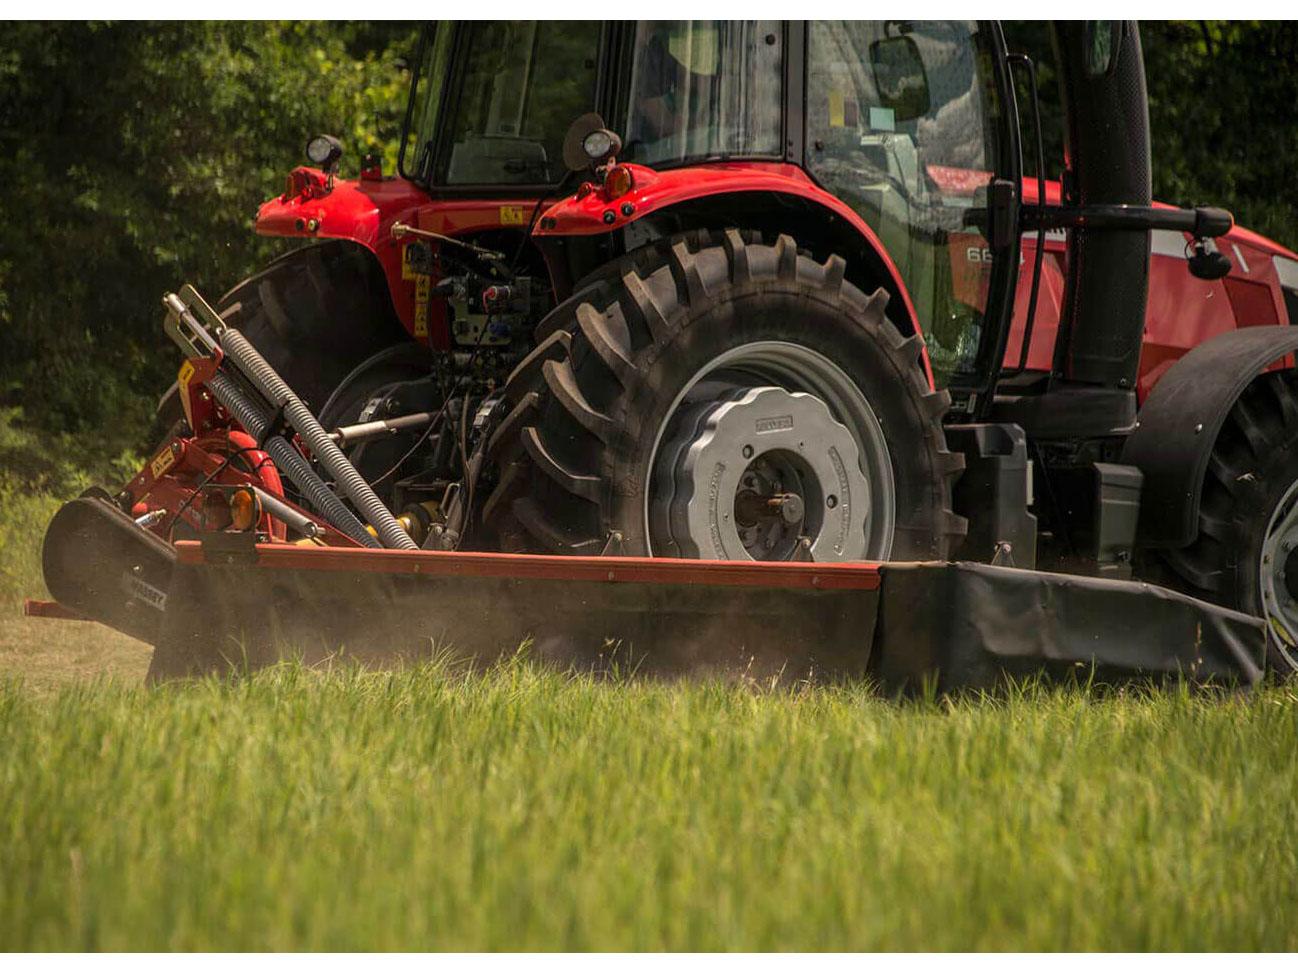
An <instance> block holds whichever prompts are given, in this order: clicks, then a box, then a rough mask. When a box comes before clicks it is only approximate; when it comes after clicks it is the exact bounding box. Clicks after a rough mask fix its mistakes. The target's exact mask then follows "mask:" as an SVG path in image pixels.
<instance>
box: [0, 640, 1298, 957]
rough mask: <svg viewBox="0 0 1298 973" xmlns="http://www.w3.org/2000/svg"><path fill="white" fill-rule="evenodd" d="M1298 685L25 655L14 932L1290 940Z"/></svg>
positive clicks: (1247, 944)
mask: <svg viewBox="0 0 1298 973" xmlns="http://www.w3.org/2000/svg"><path fill="white" fill-rule="evenodd" d="M1295 703H1298V699H1296V698H1295V696H1294V694H1293V692H1292V691H1288V690H1278V689H1273V690H1268V691H1265V692H1261V693H1258V694H1255V695H1252V696H1232V697H1215V696H1211V697H1210V696H1195V695H1192V694H1189V693H1186V692H1175V691H1174V692H1170V693H1158V694H1144V693H1127V694H1120V695H1114V696H1111V697H1108V698H1098V697H1096V696H1092V695H1087V694H1085V693H1081V692H1075V691H1074V692H1063V691H1046V690H1031V691H1026V692H1020V693H1015V694H1012V695H1010V696H1009V697H1007V698H1003V699H1000V700H976V699H969V700H965V701H945V702H928V703H917V704H903V705H899V704H894V703H890V702H886V701H882V700H879V699H878V698H876V697H874V696H872V695H871V694H870V693H869V691H868V690H867V689H865V688H864V687H860V688H849V689H843V688H838V689H835V688H807V689H803V690H800V691H792V692H789V691H781V692H765V693H764V692H758V691H754V690H753V689H751V688H739V687H733V686H729V687H728V686H724V685H721V684H713V683H704V684H661V683H646V682H637V681H625V682H599V681H596V680H594V679H592V678H590V677H580V676H576V677H574V676H565V675H561V674H555V673H545V672H542V671H539V670H537V669H535V668H533V667H532V666H530V665H528V664H527V663H525V662H517V661H516V662H514V663H511V664H508V665H505V666H502V667H500V668H498V669H495V670H493V671H491V672H489V673H486V674H480V675H471V676H464V675H453V674H451V673H449V672H448V671H446V670H445V669H443V668H439V667H437V666H428V667H425V668H422V669H417V670H413V671H409V672H405V673H395V674H362V673H346V672H344V673H335V674H332V675H320V674H313V673H309V672H304V671H302V670H299V669H296V668H293V667H284V668H281V669H278V670H273V671H269V672H266V673H263V674H261V675H258V676H255V677H253V678H251V679H248V680H245V681H242V682H238V683H234V684H222V683H216V682H208V683H201V684H197V685H189V686H173V687H168V688H165V689H161V690H145V689H128V688H122V687H120V686H116V685H102V684H101V685H95V684H85V683H82V684H77V685H71V686H68V687H66V688H64V689H63V690H61V691H59V692H57V693H55V694H53V695H34V694H32V693H30V692H28V691H26V690H24V688H23V687H22V686H20V685H19V684H17V683H14V682H12V681H10V682H7V683H0V948H5V949H32V948H34V949H48V948H98V949H128V948H129V949H250V948H257V949H355V948H374V949H396V948H405V949H424V948H435V949H482V948H492V949H558V948H570V949H621V948H627V949H653V948H671V949H858V948H882V949H893V948H895V949H909V948H932V949H964V948H979V949H982V948H986V949H1037V948H1042V949H1054V948H1071V949H1091V948H1112V949H1145V948H1153V949H1170V950H1180V949H1250V948H1268V949H1294V948H1298V925H1296V923H1295V913H1294V903H1295V902H1298V860H1296V858H1298V852H1296V851H1295V842H1294V829H1295V822H1298V759H1296V755H1298V706H1296V705H1295Z"/></svg>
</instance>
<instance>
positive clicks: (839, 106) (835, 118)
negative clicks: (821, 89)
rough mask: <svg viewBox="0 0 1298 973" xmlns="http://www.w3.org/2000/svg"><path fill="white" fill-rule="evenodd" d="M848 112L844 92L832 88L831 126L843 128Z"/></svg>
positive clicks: (830, 103) (830, 101) (830, 95)
mask: <svg viewBox="0 0 1298 973" xmlns="http://www.w3.org/2000/svg"><path fill="white" fill-rule="evenodd" d="M846 114H847V113H846V111H845V110H844V105H843V93H842V92H841V91H835V90H833V89H831V90H830V92H829V126H830V128H842V127H843V126H844V124H846Z"/></svg>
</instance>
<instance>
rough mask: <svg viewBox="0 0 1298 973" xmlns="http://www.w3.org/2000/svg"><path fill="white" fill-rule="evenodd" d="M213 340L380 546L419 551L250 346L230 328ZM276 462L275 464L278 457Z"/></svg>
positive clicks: (349, 462)
mask: <svg viewBox="0 0 1298 973" xmlns="http://www.w3.org/2000/svg"><path fill="white" fill-rule="evenodd" d="M217 340H218V341H219V342H220V344H221V350H222V351H223V352H225V355H226V357H227V358H229V359H230V360H231V361H232V362H234V364H235V365H236V367H238V369H239V370H240V372H241V373H242V374H243V375H244V376H245V377H246V378H247V379H248V381H249V382H250V383H251V384H252V385H253V387H254V388H256V389H257V391H258V392H260V393H261V394H262V395H264V396H265V397H266V399H267V401H269V402H270V403H271V404H272V406H274V407H276V408H282V409H283V412H284V418H285V420H286V421H287V422H288V424H289V425H290V426H292V427H293V429H294V430H296V432H297V434H298V435H299V436H301V437H302V441H303V442H304V443H306V446H307V448H308V449H309V450H311V455H313V456H314V457H315V458H316V459H317V460H319V461H320V465H321V466H323V467H324V468H325V469H326V470H328V471H329V473H330V475H331V476H333V478H334V480H335V481H336V482H337V483H338V486H339V487H340V488H341V489H342V491H343V493H345V494H346V495H347V496H348V498H350V500H351V501H352V503H354V504H355V505H356V509H357V510H359V511H360V513H361V515H362V516H363V517H364V518H365V519H366V520H368V521H369V522H370V523H371V524H372V525H373V526H374V529H375V531H377V532H378V535H379V540H380V541H382V542H383V546H384V547H391V548H397V549H400V550H407V551H417V550H419V545H417V544H416V543H415V542H414V541H413V540H411V538H410V535H409V534H407V533H406V532H405V531H404V530H402V529H401V525H400V524H398V523H397V519H396V518H395V517H393V516H392V511H390V510H388V508H387V505H386V504H384V503H383V501H382V500H380V499H379V498H378V495H377V494H375V492H374V490H373V489H372V488H371V487H370V485H369V483H367V482H366V481H365V478H364V477H363V476H361V475H360V473H359V472H357V470H356V467H354V466H352V464H351V461H350V460H348V459H347V457H346V456H345V455H343V451H342V450H341V449H339V448H338V446H337V445H336V444H335V443H334V441H333V440H332V439H331V438H329V433H328V432H326V431H325V429H324V427H323V426H321V425H320V423H319V422H318V421H317V420H316V417H315V416H313V415H312V414H311V410H310V409H308V408H307V407H306V406H305V405H304V404H303V402H302V400H301V399H299V398H298V397H297V395H295V394H294V392H293V390H292V389H291V388H289V387H288V384H287V383H286V382H285V381H284V380H283V379H282V378H280V377H279V374H278V373H277V372H276V371H275V369H273V368H271V366H270V364H269V363H267V361H266V359H264V358H262V357H261V353H260V352H258V351H257V349H256V348H254V347H253V346H252V343H251V342H249V341H248V339H247V338H245V337H244V336H243V335H242V334H240V333H239V332H238V331H236V330H235V329H234V328H223V329H221V331H220V332H219V333H218V335H217ZM254 435H255V434H254ZM267 452H269V450H267ZM272 455H274V454H272ZM299 458H300V457H299ZM276 462H279V459H278V457H276Z"/></svg>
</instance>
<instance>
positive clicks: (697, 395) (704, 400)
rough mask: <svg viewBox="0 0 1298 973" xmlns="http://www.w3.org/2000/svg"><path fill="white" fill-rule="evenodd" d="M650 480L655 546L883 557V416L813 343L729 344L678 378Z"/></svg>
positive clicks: (890, 495) (888, 524)
mask: <svg viewBox="0 0 1298 973" xmlns="http://www.w3.org/2000/svg"><path fill="white" fill-rule="evenodd" d="M650 457H651V459H650V463H649V467H648V471H647V475H646V480H645V484H644V493H643V496H644V498H645V503H644V508H645V509H644V527H645V536H646V537H647V538H648V544H649V550H650V553H651V554H653V555H656V556H669V557H670V556H675V557H707V558H720V559H727V560H791V559H801V558H809V559H812V560H816V561H848V560H865V559H873V560H885V559H886V558H887V557H888V555H889V554H890V553H891V550H892V540H893V533H894V530H895V527H896V501H895V487H894V482H893V474H892V463H891V460H890V458H889V453H888V445H887V441H886V439H885V438H884V435H883V427H882V426H881V425H880V423H879V420H878V417H877V416H876V415H875V413H874V410H873V409H872V408H871V406H870V403H869V401H868V400H867V398H866V397H865V394H864V393H863V392H861V390H860V389H859V388H858V387H857V386H856V384H855V383H854V382H853V381H852V380H851V379H850V378H848V376H847V374H846V373H845V372H844V371H843V370H842V369H841V368H839V367H838V366H837V365H835V364H834V363H833V362H832V361H830V360H829V359H828V358H826V357H825V356H824V355H822V354H820V353H819V352H817V351H813V350H812V349H810V348H806V347H804V346H802V345H796V344H792V343H790V342H782V341H763V342H753V343H751V344H747V345H741V346H739V347H737V348H733V349H730V350H729V351H727V352H725V353H724V354H722V355H721V356H719V357H717V358H716V359H714V360H713V361H711V362H710V363H709V364H708V365H707V366H706V367H704V368H702V369H700V370H699V371H698V372H697V373H696V374H695V375H694V376H693V377H692V378H691V379H690V380H689V381H688V382H687V383H686V384H685V385H684V387H683V388H682V389H681V391H680V392H679V393H678V394H677V396H676V398H675V399H674V401H673V402H672V404H671V407H670V408H669V409H668V411H667V414H666V418H665V419H664V420H663V421H662V423H661V424H660V425H659V428H658V429H657V431H656V435H655V437H654V441H653V451H652V453H651V454H650Z"/></svg>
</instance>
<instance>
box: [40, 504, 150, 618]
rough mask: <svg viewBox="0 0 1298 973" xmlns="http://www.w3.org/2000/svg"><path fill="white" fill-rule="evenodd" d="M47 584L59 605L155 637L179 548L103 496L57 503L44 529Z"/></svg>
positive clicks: (44, 564)
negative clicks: (62, 503) (139, 523)
mask: <svg viewBox="0 0 1298 973" xmlns="http://www.w3.org/2000/svg"><path fill="white" fill-rule="evenodd" d="M41 556H42V562H43V567H44V572H45V586H46V587H47V588H49V589H50V594H51V595H53V596H54V598H55V600H57V601H58V602H59V603H60V604H63V605H66V606H68V607H69V608H75V609H76V610H77V611H79V612H80V613H81V614H83V615H86V616H87V617H89V618H93V619H95V620H96V621H100V622H103V623H104V624H105V625H108V626H111V627H112V628H115V629H117V630H118V631H120V632H125V633H126V634H127V635H131V636H134V637H135V638H138V639H143V640H144V641H146V642H153V641H155V640H156V638H157V635H158V628H159V624H160V623H161V621H162V616H163V613H164V611H165V609H166V604H167V590H168V588H169V587H170V585H171V571H172V565H173V564H174V562H175V557H176V552H175V549H174V548H173V547H172V546H171V545H170V544H168V543H166V542H165V541H163V540H161V539H160V538H158V537H157V536H156V535H154V534H151V533H149V532H148V531H147V530H145V529H143V528H142V527H138V526H136V524H135V522H134V521H133V520H131V518H130V517H128V516H126V514H124V513H122V512H121V511H120V510H118V509H117V507H115V506H114V505H113V504H111V503H109V502H108V501H106V500H103V499H101V498H99V497H91V496H85V497H79V498H77V499H76V500H72V501H70V502H68V503H65V504H64V505H63V506H62V507H61V508H59V511H58V513H56V514H55V515H54V519H53V520H51V521H50V526H49V528H48V529H47V530H46V531H45V545H44V549H43V550H42V555H41Z"/></svg>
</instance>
